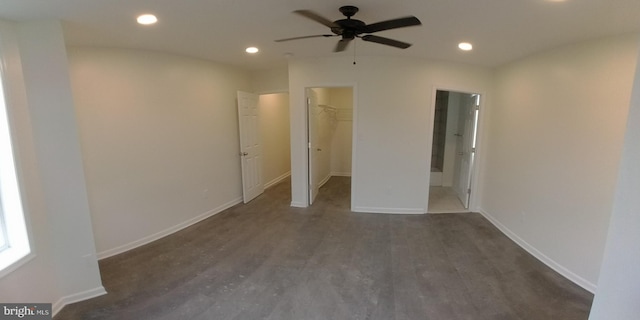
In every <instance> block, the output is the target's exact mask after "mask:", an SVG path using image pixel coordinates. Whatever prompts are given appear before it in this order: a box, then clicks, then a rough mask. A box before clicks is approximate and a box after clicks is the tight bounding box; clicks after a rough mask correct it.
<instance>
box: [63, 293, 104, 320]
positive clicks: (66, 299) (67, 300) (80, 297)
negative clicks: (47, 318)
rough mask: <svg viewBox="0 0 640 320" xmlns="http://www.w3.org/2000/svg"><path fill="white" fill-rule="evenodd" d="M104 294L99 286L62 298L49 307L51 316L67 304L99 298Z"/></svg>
mask: <svg viewBox="0 0 640 320" xmlns="http://www.w3.org/2000/svg"><path fill="white" fill-rule="evenodd" d="M104 294H107V290H105V289H104V287H103V286H99V287H96V288H93V289H89V290H86V291H82V292H78V293H74V294H72V295H68V296H64V297H62V298H60V299H59V300H58V301H56V302H55V303H54V304H53V305H52V306H51V313H52V314H53V316H55V315H56V314H57V313H58V312H60V310H62V308H64V306H66V305H68V304H72V303H75V302H79V301H83V300H88V299H91V298H95V297H99V296H101V295H104Z"/></svg>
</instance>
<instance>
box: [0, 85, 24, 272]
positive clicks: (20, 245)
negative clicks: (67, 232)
mask: <svg viewBox="0 0 640 320" xmlns="http://www.w3.org/2000/svg"><path fill="white" fill-rule="evenodd" d="M1 75H2V74H1V73H0V76H1ZM1 80H2V79H0V228H1V229H2V231H0V236H1V237H2V238H3V239H2V241H0V242H1V243H2V246H1V247H0V277H2V276H4V275H5V274H7V273H8V272H11V270H13V268H15V267H16V266H17V265H16V263H17V262H18V261H20V260H21V259H22V258H24V257H25V256H27V255H28V254H29V253H30V252H31V248H30V246H29V236H28V234H27V227H26V224H25V218H24V211H23V210H22V199H21V197H20V188H19V186H18V178H17V174H16V166H15V163H14V156H13V147H12V144H11V130H10V129H9V119H8V116H7V106H6V101H5V96H4V90H3V86H2V82H1ZM12 267H13V268H12Z"/></svg>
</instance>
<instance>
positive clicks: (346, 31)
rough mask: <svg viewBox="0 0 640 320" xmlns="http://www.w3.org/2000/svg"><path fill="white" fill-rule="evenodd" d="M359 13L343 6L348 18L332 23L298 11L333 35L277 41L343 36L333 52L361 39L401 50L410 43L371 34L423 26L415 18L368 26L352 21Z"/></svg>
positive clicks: (309, 12) (356, 8)
mask: <svg viewBox="0 0 640 320" xmlns="http://www.w3.org/2000/svg"><path fill="white" fill-rule="evenodd" d="M358 11H359V9H358V7H354V6H342V7H340V12H342V14H343V15H344V16H345V17H347V18H346V19H340V20H336V21H331V20H329V19H327V18H325V17H323V16H321V15H319V14H317V13H315V12H313V11H310V10H296V11H294V13H297V14H299V15H301V16H303V17H306V18H309V19H311V20H313V21H315V22H318V23H320V24H323V25H325V26H327V27H329V28H330V29H331V32H333V34H318V35H311V36H302V37H293V38H286V39H279V40H275V41H276V42H283V41H290V40H298V39H307V38H318V37H337V36H341V37H342V39H340V40H339V41H338V44H336V47H335V48H334V50H333V51H334V52H340V51H344V50H345V49H346V48H347V46H348V45H349V42H350V41H351V40H353V39H355V38H360V39H362V40H364V41H369V42H375V43H379V44H384V45H387V46H392V47H396V48H400V49H406V48H409V47H410V46H411V44H410V43H406V42H402V41H398V40H394V39H389V38H385V37H380V36H375V35H371V34H370V33H375V32H378V31H384V30H390V29H397V28H404V27H410V26H419V25H421V24H422V23H421V22H420V20H419V19H418V18H416V17H414V16H408V17H404V18H398V19H392V20H386V21H381V22H376V23H372V24H366V23H364V22H362V21H360V20H357V19H351V17H352V16H353V15H355V14H356V13H357V12H358Z"/></svg>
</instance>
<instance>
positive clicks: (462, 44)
mask: <svg viewBox="0 0 640 320" xmlns="http://www.w3.org/2000/svg"><path fill="white" fill-rule="evenodd" d="M458 48H460V50H464V51H469V50H471V49H473V45H471V43H469V42H460V43H458Z"/></svg>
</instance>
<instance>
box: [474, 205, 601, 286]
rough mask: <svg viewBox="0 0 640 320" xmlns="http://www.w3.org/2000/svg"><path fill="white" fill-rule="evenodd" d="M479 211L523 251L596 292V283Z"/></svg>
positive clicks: (481, 211)
mask: <svg viewBox="0 0 640 320" xmlns="http://www.w3.org/2000/svg"><path fill="white" fill-rule="evenodd" d="M479 212H480V214H481V215H482V216H484V217H485V218H487V220H489V222H491V223H492V224H493V225H494V226H496V228H498V229H499V230H500V231H501V232H502V233H504V234H505V235H506V236H507V237H509V239H511V240H512V241H513V242H515V243H516V244H517V245H519V246H520V247H522V249H524V250H525V251H527V252H529V254H531V255H532V256H534V257H535V258H536V259H538V260H540V261H541V262H542V263H544V264H546V265H547V266H548V267H549V268H551V269H553V270H554V271H555V272H557V273H559V274H561V275H562V276H563V277H565V278H567V279H569V280H570V281H572V282H573V283H575V284H577V285H579V286H580V287H582V288H584V289H585V290H587V291H589V292H591V293H595V292H596V288H597V285H595V284H594V283H592V282H591V281H588V280H587V279H585V278H583V277H581V276H579V275H577V274H575V273H573V272H572V271H571V270H569V269H567V268H565V267H564V266H563V265H561V264H559V263H558V262H556V261H554V260H553V259H551V258H549V257H548V256H547V255H545V254H544V253H542V252H540V251H539V250H538V249H536V248H535V247H534V246H532V245H531V244H529V243H528V242H527V241H525V240H524V239H522V238H520V237H519V236H518V235H517V234H515V233H514V232H513V231H511V230H510V229H509V228H507V227H506V226H505V225H503V224H502V223H500V222H499V221H498V220H497V219H495V218H494V217H493V216H492V215H491V214H489V213H488V212H486V211H484V210H482V209H480V210H479Z"/></svg>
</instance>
